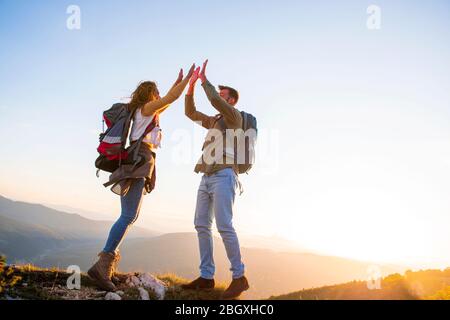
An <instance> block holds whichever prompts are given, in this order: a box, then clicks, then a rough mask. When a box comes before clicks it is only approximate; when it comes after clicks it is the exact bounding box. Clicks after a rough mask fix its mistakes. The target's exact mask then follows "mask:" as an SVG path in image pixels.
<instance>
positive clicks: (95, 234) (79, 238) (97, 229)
mask: <svg viewBox="0 0 450 320" xmlns="http://www.w3.org/2000/svg"><path fill="white" fill-rule="evenodd" d="M112 224H113V222H112V221H94V220H90V219H86V218H83V217H81V216H80V215H78V214H71V213H65V212H61V211H57V210H54V209H51V208H48V207H45V206H43V205H40V204H32V203H25V202H20V201H12V200H9V199H7V198H5V197H2V196H0V253H5V254H6V255H7V256H8V260H9V261H10V262H12V261H16V260H18V261H23V260H24V259H25V260H33V259H34V258H36V257H39V256H40V255H42V254H45V253H46V252H47V251H50V252H51V251H53V250H56V249H58V248H66V247H67V246H73V245H79V244H85V243H90V242H92V241H94V242H95V241H96V240H102V241H104V240H105V238H106V237H107V235H108V233H109V230H110V228H111V226H112ZM156 235H158V233H156V232H153V231H150V230H147V229H144V228H140V227H134V228H133V229H132V230H131V231H130V233H129V237H130V238H148V237H153V236H156Z"/></svg>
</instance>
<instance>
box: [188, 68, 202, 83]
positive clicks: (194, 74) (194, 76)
mask: <svg viewBox="0 0 450 320" xmlns="http://www.w3.org/2000/svg"><path fill="white" fill-rule="evenodd" d="M199 73H200V67H197V69H195V71H194V73H193V74H192V77H191V80H190V81H189V86H191V87H193V86H195V83H196V82H197V80H198V78H199Z"/></svg>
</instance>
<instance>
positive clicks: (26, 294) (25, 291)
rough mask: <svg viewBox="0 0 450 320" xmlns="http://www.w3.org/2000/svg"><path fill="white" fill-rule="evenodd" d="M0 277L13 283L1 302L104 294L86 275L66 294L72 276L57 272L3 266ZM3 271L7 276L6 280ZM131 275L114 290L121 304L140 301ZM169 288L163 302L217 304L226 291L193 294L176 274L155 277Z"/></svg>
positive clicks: (4, 290) (123, 276)
mask: <svg viewBox="0 0 450 320" xmlns="http://www.w3.org/2000/svg"><path fill="white" fill-rule="evenodd" d="M0 270H3V272H2V273H1V274H0V275H1V276H2V277H1V278H0V279H14V281H13V282H11V283H10V284H11V285H2V286H1V287H0V289H2V290H0V299H5V298H6V297H10V298H13V299H31V300H100V299H103V298H104V296H105V294H106V292H105V291H102V290H100V289H98V288H97V287H96V286H95V283H94V282H93V281H92V280H91V279H90V278H89V277H88V276H87V275H86V274H85V273H82V274H81V289H80V290H69V289H68V288H67V279H68V278H69V277H70V276H71V275H72V274H70V273H67V272H66V271H63V270H59V269H57V268H51V269H46V268H39V267H36V266H34V265H31V264H27V265H21V266H5V265H3V269H0ZM5 270H7V272H8V276H7V277H6V273H5ZM128 275H130V274H126V273H121V274H119V278H120V279H121V283H120V284H118V285H117V289H118V290H120V291H122V292H123V294H122V295H121V296H122V299H123V300H139V299H140V294H139V291H138V289H137V288H132V287H128V286H127V285H126V284H125V279H126V278H127V276H128ZM157 278H158V279H160V280H162V281H163V282H164V283H166V285H167V286H168V290H167V292H166V295H165V299H166V300H219V299H221V295H222V293H223V291H224V290H225V287H226V285H225V284H224V283H218V284H217V285H216V288H215V289H213V290H205V291H195V290H183V289H181V287H180V286H181V285H182V284H184V283H187V282H188V280H187V279H184V278H181V277H178V276H177V275H175V274H162V275H157ZM147 291H148V293H149V296H150V299H156V294H155V293H154V292H153V291H151V290H147Z"/></svg>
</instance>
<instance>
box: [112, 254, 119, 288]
mask: <svg viewBox="0 0 450 320" xmlns="http://www.w3.org/2000/svg"><path fill="white" fill-rule="evenodd" d="M120 258H121V256H120V252H119V251H117V252H116V255H115V256H114V260H113V265H112V272H111V281H112V282H113V283H114V284H115V285H118V284H119V283H120V278H119V276H118V274H117V271H118V266H119V262H120Z"/></svg>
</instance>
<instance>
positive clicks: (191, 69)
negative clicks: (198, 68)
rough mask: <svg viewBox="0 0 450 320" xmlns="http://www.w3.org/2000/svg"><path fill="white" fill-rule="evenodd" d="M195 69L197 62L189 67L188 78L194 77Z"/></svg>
mask: <svg viewBox="0 0 450 320" xmlns="http://www.w3.org/2000/svg"><path fill="white" fill-rule="evenodd" d="M194 70H195V63H193V64H192V66H191V68H190V69H189V72H188V74H187V75H186V78H190V77H192V75H193V74H194Z"/></svg>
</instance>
